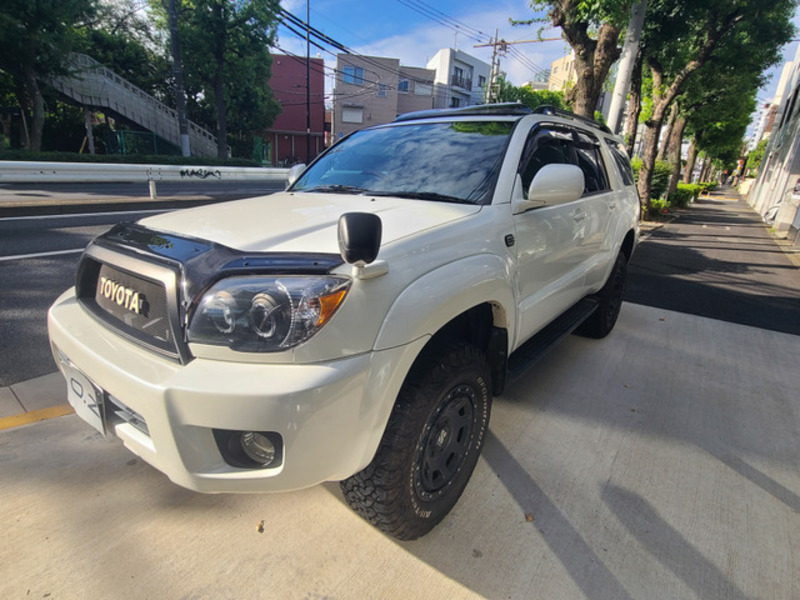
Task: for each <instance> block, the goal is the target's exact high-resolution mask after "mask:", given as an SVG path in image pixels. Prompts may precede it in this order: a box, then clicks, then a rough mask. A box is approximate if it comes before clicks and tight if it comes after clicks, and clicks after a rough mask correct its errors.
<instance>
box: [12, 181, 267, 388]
mask: <svg viewBox="0 0 800 600" xmlns="http://www.w3.org/2000/svg"><path fill="white" fill-rule="evenodd" d="M279 189H282V186H281V185H279V184H274V183H264V182H231V183H227V182H212V183H191V182H181V183H161V184H159V198H160V199H159V200H158V201H157V202H153V201H151V200H150V199H149V196H148V190H147V186H137V185H136V184H51V185H42V184H39V185H33V184H13V185H8V184H6V185H0V315H1V316H2V319H1V320H0V388H1V387H5V386H9V385H12V384H15V383H18V382H20V381H27V380H29V379H32V378H34V377H39V376H41V375H46V374H48V373H52V372H53V371H55V364H54V362H53V359H52V356H51V353H50V344H49V341H48V339H47V323H46V314H47V309H48V308H49V307H50V305H51V304H52V303H53V301H54V300H55V299H56V298H57V297H58V296H59V295H60V294H61V292H63V291H64V290H66V289H67V288H69V287H70V286H72V285H73V284H74V278H75V270H76V267H77V263H78V258H79V256H80V251H81V250H82V249H83V248H84V247H85V246H86V244H87V243H88V242H89V240H91V239H92V238H93V237H95V236H96V235H99V234H100V233H103V232H104V231H106V230H108V229H109V228H111V227H112V226H113V225H114V224H116V223H119V222H123V221H133V220H137V219H139V218H142V217H143V216H145V215H148V214H153V213H154V212H162V211H165V210H171V209H175V208H185V207H188V206H195V205H198V204H208V203H210V202H216V201H227V200H234V199H237V198H245V197H252V196H258V195H264V194H269V193H274V192H275V191H278V190H279ZM72 213H74V214H72Z"/></svg>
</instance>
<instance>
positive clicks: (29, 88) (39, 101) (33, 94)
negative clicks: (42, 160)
mask: <svg viewBox="0 0 800 600" xmlns="http://www.w3.org/2000/svg"><path fill="white" fill-rule="evenodd" d="M25 91H26V93H27V96H28V98H29V99H30V103H31V107H32V109H33V118H32V119H31V131H30V144H29V149H30V150H31V151H32V152H41V151H42V131H43V130H44V119H45V117H44V98H43V97H42V92H41V90H40V89H39V83H38V82H37V81H36V74H35V73H34V72H33V69H32V68H29V67H26V68H25Z"/></svg>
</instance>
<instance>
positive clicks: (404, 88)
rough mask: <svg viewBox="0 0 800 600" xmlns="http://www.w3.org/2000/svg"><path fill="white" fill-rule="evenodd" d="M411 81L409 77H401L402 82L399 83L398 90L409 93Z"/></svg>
mask: <svg viewBox="0 0 800 600" xmlns="http://www.w3.org/2000/svg"><path fill="white" fill-rule="evenodd" d="M408 87H409V82H408V79H401V80H400V82H399V83H398V84H397V91H398V92H400V93H401V94H407V93H408Z"/></svg>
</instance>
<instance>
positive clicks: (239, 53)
mask: <svg viewBox="0 0 800 600" xmlns="http://www.w3.org/2000/svg"><path fill="white" fill-rule="evenodd" d="M277 9H278V2H277V0H240V1H238V2H219V0H185V2H184V6H183V10H182V11H181V14H180V17H179V31H180V40H181V46H182V53H183V59H184V82H185V85H186V91H187V105H186V107H187V113H188V114H189V118H191V119H192V120H194V121H196V122H197V123H199V124H201V125H203V126H204V127H206V128H208V129H211V130H212V131H213V130H215V129H217V128H218V127H220V126H221V125H222V123H221V121H220V119H221V118H224V119H226V123H225V127H226V128H227V130H228V134H229V135H230V138H229V139H228V140H227V141H228V143H230V145H231V147H232V149H233V152H234V154H236V155H249V154H250V153H251V152H252V135H251V132H253V131H256V130H263V129H266V128H268V127H269V126H270V125H271V124H272V122H273V120H274V119H275V116H276V115H277V114H278V112H279V111H280V105H279V104H278V103H277V101H275V99H274V98H273V97H272V92H271V90H270V88H269V86H268V84H267V82H268V80H269V78H270V75H271V70H270V67H271V65H272V58H271V56H270V54H269V47H270V45H271V44H272V42H273V39H274V37H275V28H276V19H275V13H276V12H277Z"/></svg>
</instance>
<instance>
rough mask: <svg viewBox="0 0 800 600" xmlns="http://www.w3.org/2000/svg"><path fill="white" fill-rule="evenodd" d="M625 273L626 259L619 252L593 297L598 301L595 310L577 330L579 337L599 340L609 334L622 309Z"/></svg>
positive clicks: (626, 270)
mask: <svg viewBox="0 0 800 600" xmlns="http://www.w3.org/2000/svg"><path fill="white" fill-rule="evenodd" d="M627 272H628V259H627V257H626V256H625V254H624V253H623V252H620V253H619V254H618V255H617V260H616V262H615V263H614V267H613V268H612V269H611V274H610V275H609V276H608V280H607V281H606V283H605V285H604V286H603V288H602V289H601V290H600V291H599V292H597V294H595V296H594V297H595V298H596V299H597V301H598V305H597V308H596V309H595V311H594V312H593V313H592V315H591V316H590V317H589V318H588V319H586V320H585V321H584V322H583V323H582V324H581V326H580V327H579V328H578V329H577V333H578V334H579V335H582V336H585V337H591V338H596V339H599V338H604V337H606V336H607V335H608V334H609V333H611V330H612V329H614V325H616V323H617V318H618V317H619V311H620V309H621V308H622V297H623V295H624V294H625V278H626V275H627Z"/></svg>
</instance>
